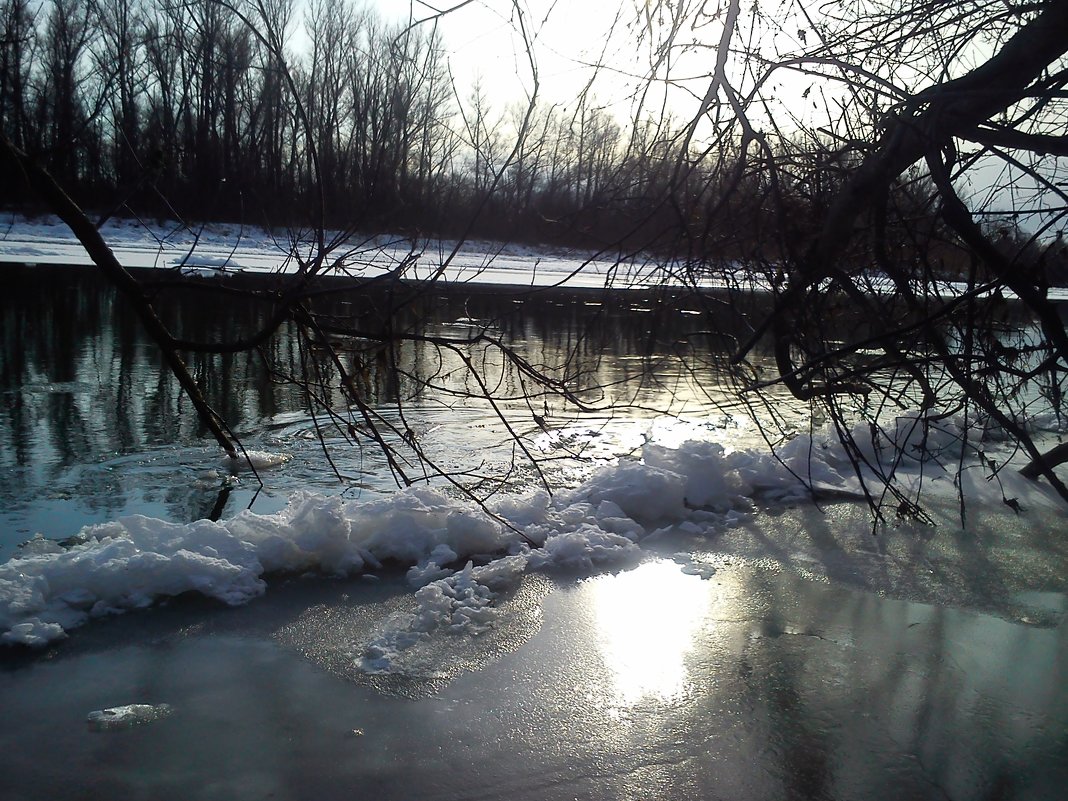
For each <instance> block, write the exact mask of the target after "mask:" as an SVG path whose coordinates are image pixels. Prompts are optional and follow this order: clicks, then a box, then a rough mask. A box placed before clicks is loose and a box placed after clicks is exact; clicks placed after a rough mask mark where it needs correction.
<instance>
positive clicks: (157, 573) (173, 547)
mask: <svg viewBox="0 0 1068 801" xmlns="http://www.w3.org/2000/svg"><path fill="white" fill-rule="evenodd" d="M910 419H911V420H912V423H911V424H910V423H909V422H908V421H909V420H910ZM920 428H924V426H921V425H917V424H916V419H915V418H902V419H901V420H899V421H898V423H897V424H896V425H895V426H894V427H892V428H891V431H893V432H896V433H895V434H894V435H895V436H897V435H900V436H901V437H903V439H900V440H898V442H899V444H904V445H905V446H906V447H905V453H906V455H909V454H911V456H908V458H914V459H916V460H917V463H923V462H924V460H926V459H927V458H928V456H927V455H929V454H931V453H936V452H937V453H945V452H946V451H947V449H952V448H953V447H957V448H959V444H957V445H955V444H954V443H959V441H960V431H959V429H954V428H953V426H952V424H947V425H945V426H943V427H942V428H935V427H934V426H926V428H927V433H926V434H924V435H922V436H921V437H920V439H916V437H917V436H919V435H917V433H916V431H917V430H918V429H920ZM861 433H866V432H861ZM879 436H885V435H882V434H880V435H879ZM913 440H916V441H915V442H914V441H913ZM858 441H859V434H858ZM867 442H868V443H870V445H871V447H870V450H869V452H868V454H867V455H868V456H870V457H871V458H872V459H875V458H878V457H880V455H881V454H882V452H883V448H885V447H886V445H887V443H885V442H884V443H883V444H882V445H880V444H879V440H878V438H877V437H871V436H868V440H867ZM921 446H922V447H921ZM863 447H866V446H862V449H863ZM932 448H935V449H936V450H932ZM259 456H263V457H269V456H270V455H269V454H257V457H259ZM849 466H850V462H849V460H848V459H847V458H846V457H845V455H844V453H843V452H842V451H841V448H840V447H839V448H835V447H832V446H831V445H830V444H829V441H828V440H826V439H822V440H821V439H820V438H815V439H814V438H811V437H807V436H805V437H798V438H796V439H795V440H794V441H793V442H790V443H788V444H787V445H786V446H785V447H784V448H782V449H781V451H780V453H779V458H776V457H775V456H773V455H771V454H766V453H754V452H751V451H734V452H727V451H726V450H725V449H724V448H723V447H722V446H720V445H717V444H715V443H711V442H703V441H695V442H686V443H683V444H682V445H680V446H679V447H677V448H668V447H664V446H660V445H654V444H648V445H646V446H645V448H644V449H643V453H642V460H641V461H621V462H619V463H617V464H615V465H613V466H610V467H604V468H602V469H600V470H599V471H597V472H596V473H594V474H593V475H592V476H591V477H590V478H589V479H588V480H587V481H586V482H585V483H583V484H582V485H581V486H579V487H577V488H575V489H572V490H569V491H566V492H562V493H560V494H558V495H557V496H556V497H553V498H550V497H549V495H548V494H547V493H545V492H535V493H532V494H530V495H528V496H525V497H519V496H512V497H508V498H504V499H501V500H499V501H497V502H496V503H495V504H494V505H493V506H492V507H491V508H486V509H483V508H480V507H478V506H476V505H474V504H472V503H467V502H461V501H458V500H457V499H455V498H451V497H448V496H446V495H444V494H443V493H441V492H439V491H437V490H435V489H431V488H426V487H422V488H412V489H408V490H405V491H401V492H398V493H396V494H395V495H393V496H391V497H389V498H385V499H379V500H373V501H369V502H359V501H348V500H344V499H342V498H339V497H336V496H330V497H326V496H321V495H317V494H313V493H308V492H298V493H295V494H294V495H293V496H292V497H291V498H290V499H289V503H288V506H287V507H286V508H285V509H283V510H282V511H280V512H277V513H275V514H270V515H260V514H255V513H252V512H249V511H246V512H243V513H241V514H239V515H237V516H236V517H234V518H232V519H229V520H225V521H221V522H210V521H207V520H201V521H197V522H194V523H190V524H187V525H177V524H173V523H167V522H164V521H162V520H156V519H152V518H148V517H143V516H131V517H126V518H123V519H121V520H119V521H116V522H112V523H107V524H104V525H97V526H89V527H86V528H85V529H83V530H82V532H81V533H80V534H79V535H78V536H77V537H74V538H71V541H72V542H74V544H73V545H70V546H69V547H64V546H61V545H60V544H58V543H56V542H52V541H48V540H44V539H40V538H38V539H37V540H34V541H33V542H31V543H30V544H28V545H27V546H26V547H24V548H23V549H22V552H21V553H20V554H19V555H18V556H16V557H15V558H13V559H11V560H10V561H8V562H7V563H5V564H2V565H0V641H2V642H5V643H20V644H25V645H44V644H46V643H48V642H50V641H52V640H55V639H57V638H61V637H63V636H65V632H66V630H68V629H70V628H72V627H75V626H78V625H81V624H82V623H85V622H86V621H87V620H89V619H90V618H93V617H98V616H101V615H106V614H112V613H116V612H121V611H124V610H128V609H137V608H142V607H146V606H149V605H150V604H152V603H154V602H156V601H157V600H159V599H161V598H166V597H171V596H176V595H180V594H182V593H187V592H197V593H200V594H202V595H204V596H207V597H209V598H214V599H217V600H219V601H221V602H223V603H226V604H242V603H246V602H247V601H249V600H251V599H253V598H255V597H257V596H259V595H260V594H262V593H263V592H264V591H265V589H266V584H265V582H264V579H263V577H264V576H265V575H269V574H274V573H299V572H307V571H318V572H322V573H326V574H335V575H352V574H356V573H360V572H363V571H366V570H373V569H377V568H380V567H381V566H382V564H383V563H384V562H387V561H388V562H391V563H395V564H401V565H407V566H410V569H409V573H408V579H409V581H410V582H411V583H412V584H413V585H415V586H416V587H419V588H420V589H418V591H417V593H416V596H415V600H416V610H415V611H414V612H413V613H412V614H411V615H410V616H408V617H406V618H404V619H403V620H400V621H395V622H394V623H395V625H392V626H391V627H390V629H389V631H387V632H384V633H383V635H382V637H380V638H379V639H378V640H377V641H375V642H372V643H371V644H370V645H369V646H368V647H367V650H366V653H365V654H364V655H363V659H364V662H365V663H366V666H367V669H368V670H371V671H376V670H386V669H388V666H389V663H390V660H391V659H392V658H393V657H394V656H395V655H396V654H397V653H399V652H401V651H403V650H404V649H405V648H407V647H410V645H411V644H413V643H415V642H418V641H419V640H420V639H421V638H424V637H425V636H426V635H427V634H428V633H430V632H432V631H436V630H448V631H460V630H462V631H467V632H473V633H477V632H479V631H482V630H484V629H485V628H486V627H487V626H491V625H492V624H493V619H494V615H495V610H494V606H493V599H494V597H495V595H496V593H497V592H498V591H499V590H500V589H502V588H504V587H508V586H510V585H514V584H515V581H516V578H517V577H518V576H519V575H520V574H521V573H523V572H526V571H531V570H560V569H565V570H575V571H582V572H589V571H593V570H597V569H600V568H601V567H603V566H605V565H618V564H621V563H625V562H627V561H628V560H633V559H634V558H635V556H636V554H637V553H638V552H639V551H638V546H637V543H638V542H640V541H641V540H643V539H644V538H646V537H648V536H649V535H650V534H652V533H655V532H656V531H658V530H661V529H662V528H663V527H665V526H669V527H670V526H676V527H678V528H680V529H681V530H684V531H693V532H695V533H700V532H706V533H707V532H708V531H709V529H710V526H712V527H718V528H720V529H723V528H729V527H732V526H735V525H737V523H738V522H739V520H740V519H741V517H743V516H744V515H745V513H746V510H748V509H749V508H750V507H751V503H752V500H754V499H759V500H761V501H763V502H780V503H781V502H791V501H796V500H799V499H804V498H807V497H808V490H807V489H806V487H805V483H802V481H799V480H798V479H799V478H801V479H803V481H804V482H806V483H808V484H809V485H813V486H817V487H836V488H843V489H845V490H846V491H849V490H850V489H851V488H852V487H853V486H855V482H856V479H855V477H852V476H849V472H848V468H849ZM846 476H849V477H848V478H847V477H846ZM947 483H949V482H947ZM464 564H466V566H465V567H463V568H462V569H460V570H459V571H456V569H455V568H456V566H458V565H464Z"/></svg>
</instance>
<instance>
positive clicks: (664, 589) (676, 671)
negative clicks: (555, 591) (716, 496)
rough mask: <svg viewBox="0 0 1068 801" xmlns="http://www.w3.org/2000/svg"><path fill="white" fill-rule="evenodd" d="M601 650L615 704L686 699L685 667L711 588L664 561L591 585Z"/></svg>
mask: <svg viewBox="0 0 1068 801" xmlns="http://www.w3.org/2000/svg"><path fill="white" fill-rule="evenodd" d="M591 589H592V592H593V610H594V619H595V625H596V633H597V640H598V646H599V648H600V651H601V655H602V658H603V659H604V662H605V665H606V666H607V667H608V669H609V670H610V671H611V672H612V678H613V681H614V683H615V691H616V701H617V702H618V703H619V704H621V705H623V706H632V705H634V704H636V703H638V702H640V701H642V700H645V699H652V700H659V701H672V700H675V699H681V698H684V697H686V695H687V694H688V688H689V671H688V668H687V664H686V658H687V655H688V654H689V653H690V651H691V649H692V647H693V643H694V637H695V636H696V635H697V633H698V631H699V630H700V628H701V624H702V622H703V620H704V619H705V617H706V614H707V612H708V608H709V605H710V597H711V596H710V592H709V585H708V583H707V582H706V581H703V580H701V579H700V578H699V577H697V576H691V575H687V574H685V573H683V572H682V569H681V567H680V566H679V565H677V564H675V563H674V562H671V561H667V560H663V561H657V562H649V563H647V564H644V565H641V566H640V567H637V568H635V569H634V570H631V571H629V572H626V573H621V574H618V575H610V576H600V577H598V578H596V579H593V580H592V582H591Z"/></svg>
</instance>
